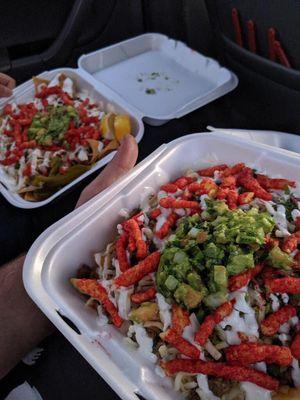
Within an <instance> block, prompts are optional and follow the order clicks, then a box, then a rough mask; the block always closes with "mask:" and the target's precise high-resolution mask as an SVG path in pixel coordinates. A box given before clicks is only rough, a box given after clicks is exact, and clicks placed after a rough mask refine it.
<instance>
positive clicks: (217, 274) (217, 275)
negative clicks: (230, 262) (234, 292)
mask: <svg viewBox="0 0 300 400" xmlns="http://www.w3.org/2000/svg"><path fill="white" fill-rule="evenodd" d="M213 279H214V283H215V285H216V287H217V289H218V290H226V289H227V269H226V268H225V267H224V265H215V266H214V271H213Z"/></svg>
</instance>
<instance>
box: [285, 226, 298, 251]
mask: <svg viewBox="0 0 300 400" xmlns="http://www.w3.org/2000/svg"><path fill="white" fill-rule="evenodd" d="M298 244H300V231H298V232H296V233H293V234H292V235H290V236H288V237H287V238H285V240H284V242H283V245H282V250H283V251H285V252H286V253H292V252H293V251H295V250H297V247H298Z"/></svg>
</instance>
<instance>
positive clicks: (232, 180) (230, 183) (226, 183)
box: [220, 175, 236, 189]
mask: <svg viewBox="0 0 300 400" xmlns="http://www.w3.org/2000/svg"><path fill="white" fill-rule="evenodd" d="M220 187H222V188H230V189H235V188H236V177H235V176H233V175H229V176H225V177H222V182H221V185H220Z"/></svg>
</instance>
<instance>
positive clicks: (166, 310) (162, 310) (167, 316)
mask: <svg viewBox="0 0 300 400" xmlns="http://www.w3.org/2000/svg"><path fill="white" fill-rule="evenodd" d="M156 300H157V305H158V308H159V316H160V319H161V321H162V323H163V324H164V327H163V331H164V332H165V331H166V330H167V329H168V328H169V326H170V325H171V306H170V304H168V303H167V302H166V300H165V298H164V296H163V295H162V294H160V293H156Z"/></svg>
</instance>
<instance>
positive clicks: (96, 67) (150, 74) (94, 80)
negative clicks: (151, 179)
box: [0, 33, 238, 208]
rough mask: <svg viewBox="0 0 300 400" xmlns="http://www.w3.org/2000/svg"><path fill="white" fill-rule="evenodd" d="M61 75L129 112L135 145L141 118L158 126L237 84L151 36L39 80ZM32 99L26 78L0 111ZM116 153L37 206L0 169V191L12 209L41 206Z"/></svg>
mask: <svg viewBox="0 0 300 400" xmlns="http://www.w3.org/2000/svg"><path fill="white" fill-rule="evenodd" d="M59 72H64V73H65V74H66V75H69V76H70V77H71V78H73V79H74V80H75V82H76V86H77V88H78V89H79V90H81V89H86V90H88V92H89V95H90V97H92V98H94V99H95V100H96V101H97V102H99V103H100V104H102V105H103V108H104V110H105V111H115V112H117V113H127V114H130V116H131V122H132V134H133V135H134V136H135V138H136V140H137V142H139V141H140V140H141V138H142V136H143V133H144V125H143V122H142V119H144V120H145V121H146V122H148V123H149V124H152V125H160V124H162V123H165V122H167V121H168V120H170V119H172V118H179V117H181V116H183V115H185V114H187V113H189V112H191V111H193V110H195V109H196V108H198V107H201V106H203V105H204V104H207V103H209V102H211V101H213V100H215V99H216V98H218V97H221V96H223V95H224V94H225V93H227V92H229V91H231V90H233V89H234V88H235V87H236V85H237V82H238V80H237V78H236V76H235V75H234V74H233V73H232V72H230V71H229V70H228V69H226V68H222V67H221V66H220V65H219V64H218V63H217V62H216V61H215V60H212V59H211V58H207V57H204V56H203V55H201V54H199V53H197V52H195V51H193V50H191V49H190V48H188V47H187V46H186V45H185V44H184V43H181V42H178V41H175V40H172V39H169V38H168V37H167V36H164V35H160V34H154V33H150V34H145V35H141V36H138V37H135V38H133V39H129V40H126V41H124V42H121V43H117V44H115V45H112V46H109V47H106V48H104V49H101V50H97V51H95V52H94V53H91V54H87V55H84V56H82V57H81V58H80V59H79V62H78V68H77V69H71V68H61V69H55V70H53V71H48V72H44V73H43V74H41V75H40V77H42V78H46V79H52V78H53V77H54V76H55V74H57V73H59ZM153 91H154V92H155V93H154V92H153ZM33 95H34V84H33V81H32V80H30V81H28V82H25V83H24V84H22V85H20V86H19V87H17V88H16V89H15V90H14V93H13V96H12V97H10V98H8V99H6V100H0V111H1V110H2V108H3V107H4V106H5V105H6V104H7V103H9V102H11V101H14V102H16V103H20V102H24V101H28V100H31V99H32V98H33ZM114 153H115V152H111V153H110V154H108V155H107V156H105V157H104V158H103V159H101V160H100V161H98V162H97V163H96V164H95V165H94V167H93V168H92V169H91V170H90V171H88V172H86V173H84V174H83V175H81V176H80V177H78V178H77V179H75V180H74V181H72V182H71V183H69V184H68V185H66V186H64V187H63V188H62V189H60V190H59V191H57V192H56V193H54V194H53V195H52V196H50V197H48V198H47V199H46V200H43V201H39V202H30V201H26V200H24V199H23V198H22V197H21V196H20V195H19V194H17V193H14V192H12V191H11V190H9V189H8V188H7V186H5V183H4V181H5V179H4V176H3V175H2V179H1V174H4V172H3V171H1V168H0V193H2V194H3V196H4V197H5V198H6V199H7V200H8V201H9V202H10V203H11V204H13V205H14V206H17V207H20V208H37V207H41V206H43V205H45V204H48V203H50V202H51V201H52V200H54V199H55V198H57V197H58V196H60V195H61V194H62V193H64V192H66V191H67V190H69V189H70V188H71V187H72V186H74V185H76V183H78V182H79V181H81V180H82V179H84V178H85V177H86V176H88V175H90V174H91V173H93V172H94V171H95V170H97V169H99V168H101V167H103V166H104V165H105V164H107V163H108V162H109V161H110V160H111V159H112V157H113V155H114Z"/></svg>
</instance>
